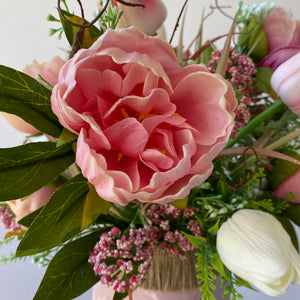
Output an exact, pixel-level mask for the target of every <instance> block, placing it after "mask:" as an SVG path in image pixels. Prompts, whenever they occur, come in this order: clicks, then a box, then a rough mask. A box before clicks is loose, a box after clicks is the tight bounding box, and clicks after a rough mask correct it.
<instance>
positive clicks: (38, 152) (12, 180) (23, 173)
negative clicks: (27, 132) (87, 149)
mask: <svg viewBox="0 0 300 300" xmlns="http://www.w3.org/2000/svg"><path fill="white" fill-rule="evenodd" d="M74 160H75V155H74V152H73V149H72V144H65V145H63V146H61V147H56V143H53V142H38V143H30V144H26V145H23V146H18V147H14V148H7V149H0V201H7V200H14V199H19V198H22V197H24V196H28V195H30V194H32V193H33V192H35V191H36V190H38V189H39V188H41V187H43V186H44V185H46V184H48V183H49V182H51V181H52V180H53V179H54V178H56V177H58V176H59V175H60V174H61V173H62V172H63V171H64V170H65V169H66V168H68V167H69V166H70V165H71V164H72V163H73V162H74Z"/></svg>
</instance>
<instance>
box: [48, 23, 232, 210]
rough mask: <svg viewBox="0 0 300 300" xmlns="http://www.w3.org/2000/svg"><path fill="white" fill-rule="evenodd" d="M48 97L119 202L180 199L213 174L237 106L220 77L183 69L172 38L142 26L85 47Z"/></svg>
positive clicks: (93, 174)
mask: <svg viewBox="0 0 300 300" xmlns="http://www.w3.org/2000/svg"><path fill="white" fill-rule="evenodd" d="M51 101H52V110H53V111H54V113H55V114H56V115H57V116H58V118H59V121H60V123H61V124H62V125H63V126H64V127H66V128H67V129H68V130H70V131H71V132H74V133H75V134H78V135H79V137H78V143H77V151H76V162H77V164H78V165H79V167H80V168H81V170H82V173H83V175H84V176H85V177H86V178H87V179H88V181H89V182H90V183H91V184H93V185H94V186H95V188H96V191H97V193H98V194H99V195H100V197H102V198H103V199H105V200H107V201H111V202H116V203H119V204H121V205H126V204H127V203H128V202H129V201H133V200H135V199H138V200H140V201H141V202H157V203H168V202H171V201H173V200H175V199H182V198H184V197H186V196H187V195H188V194H189V192H190V190H191V188H192V187H194V186H197V185H199V184H201V183H202V182H203V181H204V180H206V179H207V178H208V176H209V175H210V174H211V172H212V169H213V164H212V160H213V159H214V158H215V157H216V155H217V154H218V153H219V152H220V151H221V150H222V149H223V148H224V146H225V145H226V143H227V141H228V138H229V136H230V133H231V130H232V126H233V120H234V110H235V107H236V104H237V103H236V99H235V96H234V92H233V89H232V87H231V86H230V85H229V84H228V83H227V81H225V80H224V79H223V78H222V77H221V76H218V75H215V74H211V73H209V72H208V71H207V69H206V68H205V67H204V66H202V65H191V66H187V67H181V66H180V65H179V64H178V62H177V60H176V56H175V53H174V51H173V48H172V47H171V46H170V45H169V44H168V43H166V42H164V41H162V40H161V39H159V38H158V37H149V36H147V35H145V34H144V33H142V32H141V31H140V30H138V29H137V28H135V27H130V28H126V29H119V30H108V31H106V32H105V33H104V34H103V35H102V36H101V37H100V38H99V39H98V40H97V41H96V42H95V43H94V44H93V45H92V47H91V48H90V49H81V50H80V51H79V52H78V53H77V54H76V55H75V56H74V57H73V58H72V59H71V60H69V61H68V62H67V63H66V64H65V65H64V66H63V68H62V69H61V71H60V74H59V79H58V84H57V85H56V86H55V87H54V89H53V93H52V97H51ZM212 120H213V122H212Z"/></svg>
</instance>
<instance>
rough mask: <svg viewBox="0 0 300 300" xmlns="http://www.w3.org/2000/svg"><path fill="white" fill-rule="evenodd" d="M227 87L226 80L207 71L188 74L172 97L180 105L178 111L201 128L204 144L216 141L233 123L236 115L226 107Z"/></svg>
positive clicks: (195, 126)
mask: <svg viewBox="0 0 300 300" xmlns="http://www.w3.org/2000/svg"><path fill="white" fill-rule="evenodd" d="M227 90H228V86H227V84H226V83H225V82H224V81H222V80H221V79H219V78H218V77H216V76H214V75H212V74H210V73H204V72H197V73H192V74H190V75H188V76H187V77H185V78H184V79H183V80H182V81H181V82H180V83H179V84H178V85H177V87H176V88H175V90H174V95H172V98H171V99H172V102H173V103H174V104H175V105H176V107H177V110H176V113H178V114H179V115H180V116H182V117H184V118H186V119H187V120H188V123H189V124H190V125H191V126H193V127H194V128H195V129H196V130H198V131H199V132H200V134H201V137H200V140H201V141H200V143H201V144H202V145H212V144H213V143H215V142H216V140H217V138H218V137H220V136H224V135H226V130H227V127H228V126H229V125H230V124H232V123H233V115H230V114H229V113H227V111H226V105H227V103H226V98H225V94H226V92H227ZM186 95H188V97H186ZM211 120H214V121H213V122H211Z"/></svg>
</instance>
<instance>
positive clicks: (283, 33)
mask: <svg viewBox="0 0 300 300" xmlns="http://www.w3.org/2000/svg"><path fill="white" fill-rule="evenodd" d="M263 28H264V30H265V33H266V36H267V40H268V55H267V56H266V57H265V58H264V59H263V60H262V61H261V62H260V63H259V65H260V66H262V67H269V68H271V69H272V70H276V69H277V68H278V67H279V66H280V65H281V64H282V63H284V62H285V61H287V60H288V59H289V58H291V57H292V56H294V55H295V54H297V53H299V52H300V21H298V20H295V19H294V18H293V16H292V14H291V13H290V12H288V11H286V10H285V9H284V8H282V7H275V8H274V9H273V10H272V11H271V13H270V15H269V16H268V17H267V19H266V21H265V22H264V24H263Z"/></svg>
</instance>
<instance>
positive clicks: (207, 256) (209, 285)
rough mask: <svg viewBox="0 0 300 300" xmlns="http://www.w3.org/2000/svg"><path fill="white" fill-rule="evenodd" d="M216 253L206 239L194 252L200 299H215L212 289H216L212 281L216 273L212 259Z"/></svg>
mask: <svg viewBox="0 0 300 300" xmlns="http://www.w3.org/2000/svg"><path fill="white" fill-rule="evenodd" d="M215 255H217V253H216V251H214V250H213V249H212V247H211V245H210V244H209V242H208V241H206V242H203V243H202V245H201V246H200V247H199V251H197V252H196V257H197V263H196V270H197V278H198V279H199V285H200V291H201V292H202V297H201V299H202V300H215V299H216V298H215V296H214V295H213V293H212V291H213V290H215V289H216V286H215V284H214V281H215V280H216V274H215V272H214V268H213V266H212V261H213V260H214V259H215Z"/></svg>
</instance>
